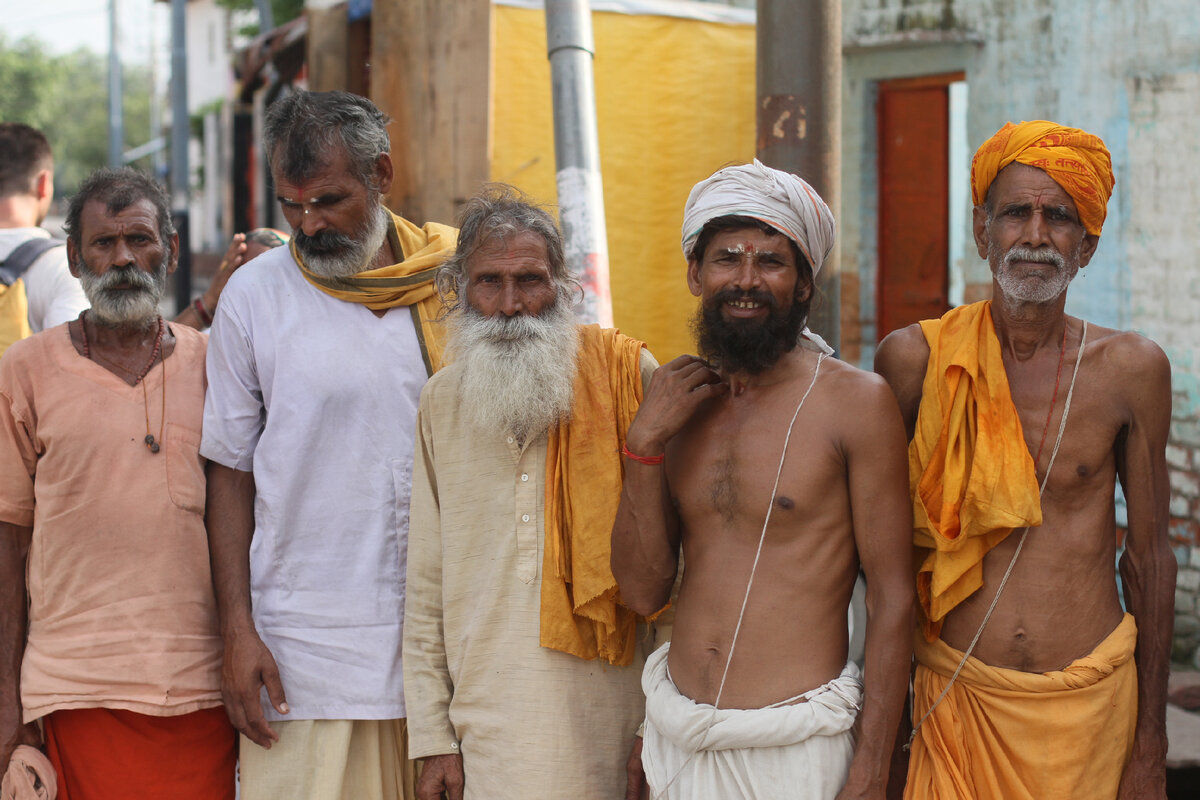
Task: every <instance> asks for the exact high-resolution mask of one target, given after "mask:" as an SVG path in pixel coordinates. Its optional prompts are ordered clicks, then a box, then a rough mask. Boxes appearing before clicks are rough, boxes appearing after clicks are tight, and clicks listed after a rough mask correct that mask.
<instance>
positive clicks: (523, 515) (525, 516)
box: [521, 514, 529, 522]
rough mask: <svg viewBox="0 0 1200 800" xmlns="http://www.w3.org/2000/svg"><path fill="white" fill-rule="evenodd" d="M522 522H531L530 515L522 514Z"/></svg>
mask: <svg viewBox="0 0 1200 800" xmlns="http://www.w3.org/2000/svg"><path fill="white" fill-rule="evenodd" d="M521 522H529V515H528V514H522V515H521Z"/></svg>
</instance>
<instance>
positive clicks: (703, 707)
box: [642, 644, 862, 800]
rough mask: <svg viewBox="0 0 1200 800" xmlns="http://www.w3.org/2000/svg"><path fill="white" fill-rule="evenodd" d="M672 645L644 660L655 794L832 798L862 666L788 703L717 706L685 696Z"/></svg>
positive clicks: (849, 737)
mask: <svg viewBox="0 0 1200 800" xmlns="http://www.w3.org/2000/svg"><path fill="white" fill-rule="evenodd" d="M669 648H670V644H666V645H664V646H662V647H661V648H659V649H658V650H656V651H655V652H654V654H653V655H651V656H650V657H649V658H648V659H646V668H645V671H644V672H643V673H642V689H643V690H644V691H645V692H646V729H645V739H644V742H643V746H642V766H643V767H644V768H645V770H646V780H647V782H648V783H649V785H650V797H651V798H652V800H713V798H747V800H750V799H753V800H768V799H773V798H780V799H781V800H782V799H783V798H787V800H832V798H833V797H834V796H835V795H837V793H838V792H839V791H841V788H842V786H843V785H844V784H845V783H846V776H847V774H848V773H849V771H850V759H851V758H852V757H853V755H854V738H853V734H852V732H851V728H852V727H853V725H854V720H855V718H856V717H857V715H858V709H859V707H860V706H861V704H862V678H861V673H860V672H859V669H858V666H857V665H855V664H854V662H852V661H851V662H848V663H847V664H846V668H845V669H843V670H842V674H841V675H839V676H838V677H837V678H835V679H834V680H832V681H830V682H829V683H826V684H825V685H823V686H819V687H817V688H816V689H813V690H812V691H810V692H806V693H805V694H803V695H801V696H800V697H799V698H796V700H795V701H794V702H791V703H789V704H787V705H776V706H768V707H767V708H757V709H717V708H716V707H714V706H711V705H708V704H706V703H697V702H695V701H694V700H692V699H690V698H688V697H685V696H683V695H682V694H680V693H679V690H678V689H676V688H675V684H674V682H672V680H671V676H670V675H669V674H668V673H667V652H668V650H669Z"/></svg>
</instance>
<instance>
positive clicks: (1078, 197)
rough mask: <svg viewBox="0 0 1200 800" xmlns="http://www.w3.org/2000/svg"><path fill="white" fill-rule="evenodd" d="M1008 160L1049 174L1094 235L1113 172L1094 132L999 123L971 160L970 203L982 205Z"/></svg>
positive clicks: (1036, 122) (1097, 232) (1040, 124)
mask: <svg viewBox="0 0 1200 800" xmlns="http://www.w3.org/2000/svg"><path fill="white" fill-rule="evenodd" d="M1014 161H1015V162H1016V163H1018V164H1027V165H1028V166H1031V167H1037V168H1038V169H1040V170H1043V171H1044V172H1045V173H1046V174H1047V175H1049V176H1050V177H1051V178H1053V179H1054V182H1055V183H1057V184H1058V185H1059V186H1061V187H1062V188H1063V190H1064V191H1065V192H1066V193H1067V194H1069V195H1071V199H1072V200H1074V201H1075V207H1076V209H1077V210H1078V211H1079V219H1080V221H1081V222H1082V223H1083V227H1084V228H1085V229H1086V230H1087V232H1088V233H1091V234H1094V235H1096V236H1099V235H1100V229H1101V228H1103V227H1104V219H1105V217H1106V216H1107V214H1108V198H1109V197H1111V196H1112V190H1113V185H1114V184H1115V183H1116V178H1115V177H1114V176H1113V169H1112V157H1111V156H1110V155H1109V153H1108V149H1107V148H1106V147H1105V146H1104V142H1103V141H1102V140H1101V139H1100V137H1099V136H1095V135H1093V134H1090V133H1088V132H1086V131H1082V130H1080V129H1078V128H1067V127H1064V126H1062V125H1058V124H1057V123H1054V122H1046V121H1045V120H1034V121H1032V122H1022V123H1021V124H1020V125H1014V124H1012V123H1011V122H1008V123H1005V125H1004V127H1003V128H1001V129H1000V130H998V131H997V132H996V133H995V134H994V135H993V136H992V138H990V139H988V140H987V141H986V142H984V143H983V144H982V145H981V146H980V148H979V149H978V150H977V151H976V152H975V158H973V159H972V160H971V198H972V202H974V203H975V205H977V206H981V205H983V203H984V200H986V199H987V190H988V187H989V186H991V185H992V181H994V180H995V179H996V175H997V174H999V172H1000V170H1002V169H1004V168H1005V167H1007V166H1008V165H1009V164H1011V163H1013V162H1014Z"/></svg>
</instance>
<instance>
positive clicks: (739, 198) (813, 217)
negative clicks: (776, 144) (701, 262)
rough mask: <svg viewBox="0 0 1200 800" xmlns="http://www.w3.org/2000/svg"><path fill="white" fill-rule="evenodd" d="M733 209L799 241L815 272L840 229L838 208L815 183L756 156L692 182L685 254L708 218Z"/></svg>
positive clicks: (685, 214)
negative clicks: (835, 216) (827, 201)
mask: <svg viewBox="0 0 1200 800" xmlns="http://www.w3.org/2000/svg"><path fill="white" fill-rule="evenodd" d="M731 214H736V215H738V216H742V217H753V218H754V219H758V220H762V221H763V222H765V223H767V224H768V225H770V226H771V227H772V228H775V229H776V230H778V231H779V232H780V233H782V234H783V235H784V236H786V237H788V238H789V239H791V240H792V241H793V242H795V243H796V246H797V247H799V248H800V252H802V253H804V256H805V258H807V259H808V263H809V264H811V265H812V268H813V277H814V278H815V277H816V275H817V273H818V272H820V271H821V266H822V265H824V263H825V259H826V258H828V257H829V251H830V250H832V249H833V241H834V238H835V237H836V235H837V227H836V226H835V225H834V222H833V212H832V211H830V210H829V206H827V205H825V201H824V200H822V199H821V197H820V195H818V194H817V192H816V190H815V189H813V188H812V187H811V186H809V185H808V184H807V183H805V182H804V181H802V180H801V179H800V178H797V177H796V176H795V175H793V174H791V173H790V172H784V171H782V170H778V169H771V168H770V167H768V166H766V165H764V164H763V163H762V162H761V161H759V160H758V159H757V158H756V159H754V163H752V164H742V165H741V166H737V167H726V168H725V169H723V170H719V171H718V172H716V173H715V174H714V175H713V176H712V177H710V178H707V179H705V180H702V181H700V182H699V183H697V184H696V185H695V186H694V187H692V193H691V194H690V195H688V201H687V205H686V206H684V209H683V255H684V256H685V257H687V258H690V257H691V255H692V254H691V250H692V245H694V244H695V243H696V237H697V236H699V235H700V229H701V228H703V227H704V224H705V223H706V222H708V221H709V220H710V219H715V218H716V217H724V216H727V215H731Z"/></svg>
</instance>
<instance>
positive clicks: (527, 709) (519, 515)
mask: <svg viewBox="0 0 1200 800" xmlns="http://www.w3.org/2000/svg"><path fill="white" fill-rule="evenodd" d="M655 366H656V364H655V362H654V359H653V358H652V357H651V356H650V355H649V353H647V352H646V351H645V350H643V351H642V377H643V383H648V382H649V379H650V375H651V374H652V373H653V370H654V368H655ZM460 375H461V371H460V369H459V368H458V367H457V366H455V365H451V366H449V367H446V368H445V369H443V370H442V371H441V372H439V373H438V374H437V375H436V376H434V378H433V379H431V380H430V382H429V384H428V386H427V387H426V390H425V392H424V394H423V396H422V398H421V413H420V417H419V421H418V431H417V450H416V463H415V466H414V474H413V525H412V532H411V536H410V546H409V561H408V568H409V571H408V582H409V588H410V591H409V596H408V600H407V611H406V614H407V617H406V620H405V624H406V630H405V641H404V651H405V662H404V670H405V691H406V692H407V693H408V710H409V716H408V735H409V754H410V755H411V756H412V757H414V758H417V757H425V756H430V755H437V754H443V753H455V752H461V754H462V757H463V769H464V771H465V776H466V786H465V795H464V797H466V798H468V799H471V798H476V799H480V798H488V799H489V800H501V799H503V798H512V800H525V798H534V797H537V798H543V797H544V798H616V797H622V796H623V793H624V791H625V760H626V758H627V757H628V755H629V751H630V748H631V747H632V745H633V741H634V734H635V732H636V731H637V728H638V725H639V724H640V722H641V720H642V711H643V706H644V697H643V695H642V690H641V683H640V681H641V670H642V665H643V663H644V660H645V655H646V654H647V653H649V652H650V651H651V650H652V649H653V647H654V645H655V642H654V641H653V639H652V633H647V631H646V628H645V626H640V625H639V628H638V633H639V637H640V640H639V643H638V644H639V646H638V648H637V651H636V653H635V655H634V660H633V664H631V665H630V666H627V667H614V666H612V665H610V664H608V663H606V662H604V661H598V660H597V661H585V660H583V659H580V658H576V657H575V656H571V655H567V654H566V653H561V652H559V651H557V650H550V649H547V648H544V647H541V646H540V645H539V644H538V634H539V625H540V609H541V579H542V553H543V538H544V535H545V525H544V519H543V510H544V505H545V496H546V436H545V434H543V435H541V436H539V437H538V438H537V439H534V440H533V441H530V442H527V443H526V444H525V445H524V446H522V445H521V444H520V443H519V442H517V441H516V439H515V437H513V436H511V435H506V434H504V433H502V432H500V431H498V430H497V431H495V432H494V433H483V432H481V431H479V430H478V429H477V428H475V427H473V426H472V424H471V423H470V422H468V420H467V416H466V414H465V413H464V411H463V409H462V407H461V400H460V393H459V390H458V385H459V376H460Z"/></svg>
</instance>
